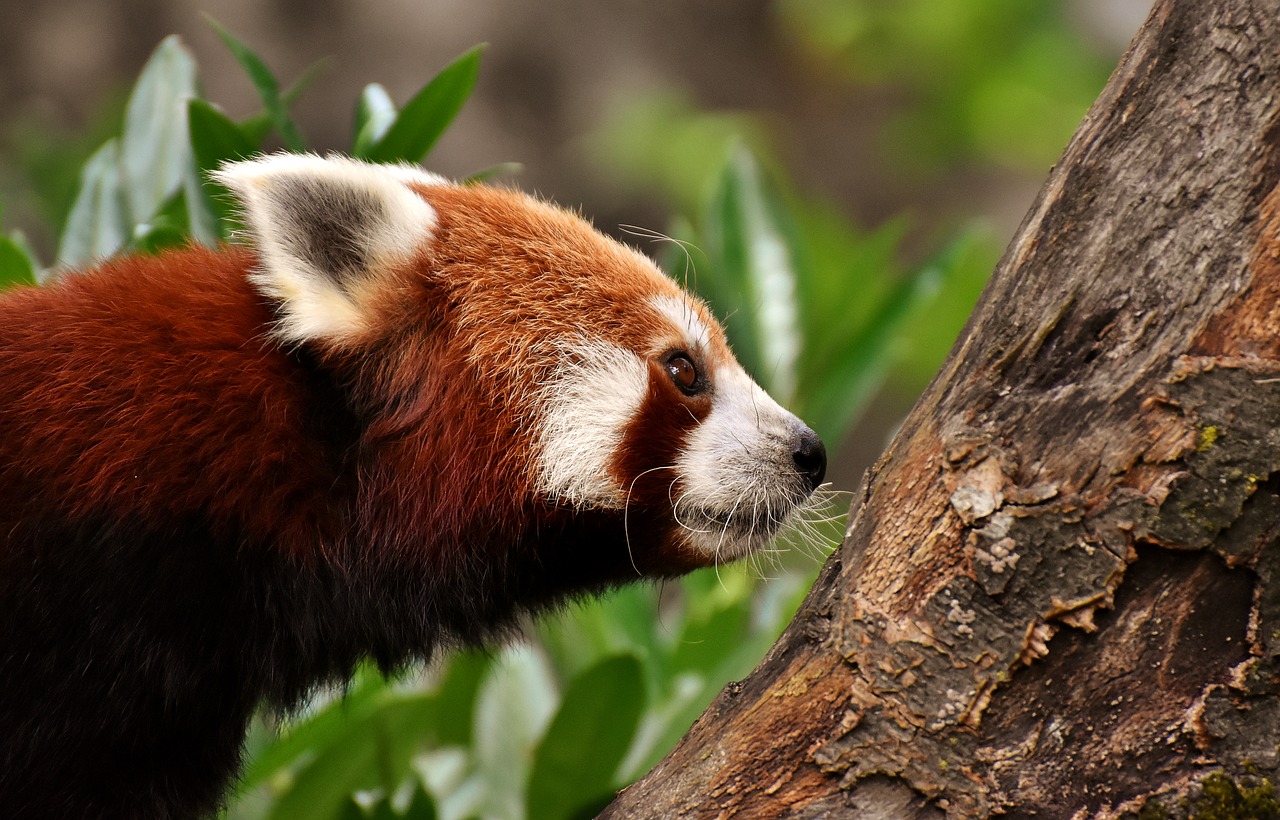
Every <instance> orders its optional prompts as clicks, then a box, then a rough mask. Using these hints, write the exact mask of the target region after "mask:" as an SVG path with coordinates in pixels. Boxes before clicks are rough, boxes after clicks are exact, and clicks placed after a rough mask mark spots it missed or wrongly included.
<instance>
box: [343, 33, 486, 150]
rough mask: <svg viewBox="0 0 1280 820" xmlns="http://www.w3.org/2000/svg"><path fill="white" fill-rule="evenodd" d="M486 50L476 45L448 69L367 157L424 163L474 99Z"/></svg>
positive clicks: (402, 113)
mask: <svg viewBox="0 0 1280 820" xmlns="http://www.w3.org/2000/svg"><path fill="white" fill-rule="evenodd" d="M483 51H484V46H482V45H481V46H476V47H475V48H473V49H471V50H470V51H467V52H466V53H465V54H463V55H462V56H461V57H458V58H457V59H456V60H454V61H453V62H452V63H450V64H449V65H447V66H445V67H444V69H443V70H442V71H441V72H440V73H439V74H437V75H436V76H435V77H434V78H433V79H432V80H431V82H429V83H427V84H426V85H425V86H424V87H423V88H422V90H421V91H419V92H418V93H417V94H416V95H415V96H414V98H413V99H412V100H410V101H409V102H408V103H407V104H406V105H405V106H404V108H403V109H402V110H401V111H400V113H399V115H397V116H396V119H395V122H393V123H392V124H391V126H390V127H389V128H388V129H387V132H386V133H385V134H384V135H383V136H382V138H381V139H379V140H377V141H375V142H373V143H371V144H370V145H369V146H368V150H367V153H365V154H363V156H364V157H365V158H366V159H369V160H372V161H374V162H421V161H422V158H423V157H425V156H426V155H427V152H429V151H430V150H431V148H432V146H434V145H435V144H436V140H438V139H440V135H441V134H443V133H444V131H445V129H446V128H448V127H449V123H451V122H453V118H454V117H456V116H457V115H458V112H459V111H460V110H461V109H462V105H463V103H465V102H466V101H467V97H469V96H471V90H472V89H473V88H475V84H476V77H477V75H478V74H479V71H480V54H481V53H482V52H483Z"/></svg>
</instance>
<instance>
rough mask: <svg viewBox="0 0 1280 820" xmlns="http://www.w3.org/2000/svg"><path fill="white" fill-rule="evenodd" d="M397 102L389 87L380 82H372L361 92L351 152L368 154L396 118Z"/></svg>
mask: <svg viewBox="0 0 1280 820" xmlns="http://www.w3.org/2000/svg"><path fill="white" fill-rule="evenodd" d="M396 113H397V112H396V104H395V103H394V102H392V100H391V95H390V94H388V93H387V89H385V88H383V87H382V86H381V85H379V84H378V83H370V84H369V85H366V86H365V87H364V90H363V91H361V92H360V99H359V100H358V101H357V102H356V122H355V135H356V138H355V143H354V145H353V147H352V149H351V153H352V155H354V156H357V157H364V156H367V155H368V152H369V148H370V146H372V145H374V144H376V143H377V142H378V141H379V140H381V139H382V138H383V137H384V136H385V135H386V133H387V129H388V128H390V127H391V123H393V122H395V120H396Z"/></svg>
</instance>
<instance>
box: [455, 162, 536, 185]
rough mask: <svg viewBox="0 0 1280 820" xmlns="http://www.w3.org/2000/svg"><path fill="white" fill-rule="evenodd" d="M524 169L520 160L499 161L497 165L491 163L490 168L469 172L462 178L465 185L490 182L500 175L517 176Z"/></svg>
mask: <svg viewBox="0 0 1280 820" xmlns="http://www.w3.org/2000/svg"><path fill="white" fill-rule="evenodd" d="M523 170H524V165H523V164H521V163H519V162H499V163H498V164H497V165H490V166H489V167H488V168H482V169H480V170H479V171H476V172H475V173H474V174H468V175H467V176H466V178H464V179H463V180H462V184H463V185H474V184H476V183H478V182H488V181H489V180H491V179H493V178H494V177H499V176H503V177H505V176H516V175H517V174H519V173H520V172H521V171H523Z"/></svg>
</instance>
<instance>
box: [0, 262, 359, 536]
mask: <svg viewBox="0 0 1280 820" xmlns="http://www.w3.org/2000/svg"><path fill="white" fill-rule="evenodd" d="M253 264H254V257H253V256H252V255H251V254H250V253H249V252H247V251H246V250H242V249H225V250H223V251H220V252H215V251H211V250H208V249H204V248H190V249H187V250H184V251H181V252H178V253H174V254H170V255H168V256H166V257H164V258H163V259H156V258H147V257H133V258H127V259H120V260H115V261H112V262H109V263H107V264H106V265H104V266H103V267H102V268H100V269H99V270H97V271H94V272H93V273H91V274H72V275H67V276H64V277H63V278H62V279H61V280H59V281H57V282H55V283H52V284H50V285H48V286H46V287H43V288H25V289H21V290H16V291H13V292H10V293H7V294H5V295H4V296H3V297H0V313H2V314H3V316H4V319H3V321H2V322H0V350H3V355H0V393H2V394H3V396H4V401H3V402H2V403H0V425H2V426H3V429H4V430H5V435H4V436H3V437H2V438H0V492H3V493H4V497H5V498H7V499H11V501H10V503H8V504H6V505H5V512H4V516H5V517H10V518H19V517H23V516H25V515H28V514H30V512H31V510H30V509H29V508H28V507H27V506H25V505H24V502H25V504H26V505H30V506H34V507H44V506H49V505H60V506H61V507H62V512H64V513H65V514H68V515H72V516H75V515H84V514H89V513H99V514H104V515H108V516H111V517H116V518H120V519H137V520H138V521H140V522H143V523H152V522H154V523H157V524H159V523H162V522H164V521H166V520H171V519H173V518H174V517H180V516H183V515H190V514H193V513H195V512H196V511H205V510H207V511H208V512H209V513H210V518H211V520H225V521H234V522H235V523H236V525H237V526H240V527H243V528H244V530H245V531H246V532H247V533H250V534H251V536H252V537H255V538H261V539H264V540H267V539H270V540H273V541H275V542H277V543H280V544H282V545H290V546H295V547H297V548H302V547H303V545H305V544H307V543H312V542H314V541H315V540H316V537H315V534H317V533H319V532H322V531H324V529H325V527H326V526H330V525H327V524H326V522H325V520H324V519H325V518H328V517H332V513H331V512H330V508H331V505H332V503H333V499H334V496H333V493H332V487H333V484H334V482H335V480H336V479H337V477H338V474H339V469H340V468H339V465H338V464H336V463H335V460H336V459H337V456H336V455H335V450H337V449H338V448H339V447H340V446H342V444H343V438H344V436H345V437H347V438H349V433H346V432H343V431H342V430H341V429H340V428H341V427H342V425H343V423H344V420H342V419H340V418H334V417H333V413H332V410H333V409H334V408H335V407H340V405H335V404H334V403H332V402H326V401H323V400H321V398H320V397H318V395H317V392H318V391H319V393H323V392H324V388H323V386H322V385H320V384H318V383H317V382H316V380H314V379H312V380H309V379H307V378H306V377H305V371H302V370H300V369H299V368H297V367H296V366H295V365H293V364H292V363H291V362H290V361H289V356H290V354H289V353H288V352H286V351H282V350H280V349H279V347H278V346H277V345H275V344H273V343H272V342H271V341H270V339H269V338H268V333H269V330H270V327H271V322H272V315H271V311H270V309H269V308H268V306H267V304H266V303H265V300H264V299H263V298H262V297H261V296H260V295H258V294H257V293H255V292H254V291H253V289H252V288H251V287H250V286H249V284H248V282H247V280H246V278H245V277H246V274H247V272H248V271H249V269H250V268H251V267H252V265H253ZM295 353H296V352H295ZM324 398H328V397H327V396H326V397H324ZM335 436H336V437H337V440H338V442H337V445H335V444H334V443H333V441H332V440H333V439H334V437H335ZM24 485H25V486H26V487H32V486H38V487H39V488H40V492H39V494H32V493H31V492H30V491H29V490H28V491H25V492H24V491H23V487H24ZM330 528H331V526H330Z"/></svg>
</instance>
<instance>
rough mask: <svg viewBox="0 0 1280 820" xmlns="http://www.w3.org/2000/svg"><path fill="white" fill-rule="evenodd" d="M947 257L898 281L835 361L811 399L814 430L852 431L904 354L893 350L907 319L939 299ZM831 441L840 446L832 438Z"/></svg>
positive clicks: (849, 339) (814, 390) (810, 406)
mask: <svg viewBox="0 0 1280 820" xmlns="http://www.w3.org/2000/svg"><path fill="white" fill-rule="evenodd" d="M946 256H947V252H946V251H944V252H943V253H942V254H940V255H939V257H936V258H935V261H934V262H933V263H931V264H925V265H922V266H921V267H920V268H918V269H917V270H915V271H914V272H912V273H911V274H910V275H908V276H906V277H904V278H903V279H902V280H901V281H899V282H898V283H897V284H896V285H895V286H894V288H893V289H892V290H891V291H890V292H889V294H888V296H887V297H886V298H885V299H884V300H883V301H882V302H881V303H880V304H879V305H878V306H877V309H876V312H875V313H874V315H873V316H872V317H871V319H870V321H869V322H868V323H867V324H866V326H865V327H863V328H862V330H861V331H860V332H859V333H857V334H856V335H853V336H851V337H849V338H848V340H847V342H846V344H845V345H844V347H843V350H842V351H840V352H839V353H837V355H835V356H833V358H832V360H833V363H834V366H833V367H832V368H831V370H829V371H828V372H827V373H826V374H824V376H823V378H822V380H821V382H820V383H818V384H815V385H813V386H812V388H811V390H812V393H811V395H810V397H809V410H808V413H809V415H810V423H811V425H812V426H813V427H814V428H815V429H817V430H819V431H822V432H823V434H824V435H828V436H832V435H833V433H832V432H831V431H836V432H835V434H834V435H837V436H838V435H842V434H844V433H846V432H848V430H849V429H850V428H851V427H852V426H853V422H854V421H855V420H856V419H857V417H858V414H859V413H860V412H861V410H862V407H863V406H864V405H865V404H866V401H867V399H868V398H869V396H870V394H871V392H872V391H873V390H874V389H875V388H876V387H877V386H878V385H879V384H880V382H881V380H882V379H883V378H884V376H885V374H886V372H887V371H888V369H889V367H890V366H891V365H892V364H893V363H894V361H895V359H896V357H897V355H899V353H900V350H899V349H898V348H897V346H896V345H895V344H894V341H895V339H896V338H897V337H898V336H899V335H900V333H901V330H902V326H903V324H904V323H905V321H906V320H907V318H908V317H910V316H911V314H912V313H913V312H914V311H915V310H916V309H917V308H918V307H919V306H921V305H922V304H924V303H925V302H927V301H928V300H930V299H932V298H933V296H934V294H936V293H937V290H938V287H939V283H940V282H941V278H942V270H943V269H944V267H945V259H946ZM831 440H833V441H834V440H836V439H835V438H832V439H831Z"/></svg>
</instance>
